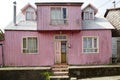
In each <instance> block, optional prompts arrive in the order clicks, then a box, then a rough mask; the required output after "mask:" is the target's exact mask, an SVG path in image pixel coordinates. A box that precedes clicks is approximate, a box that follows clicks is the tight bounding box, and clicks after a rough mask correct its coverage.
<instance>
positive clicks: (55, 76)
mask: <svg viewBox="0 0 120 80" xmlns="http://www.w3.org/2000/svg"><path fill="white" fill-rule="evenodd" d="M50 78H57V79H58V78H69V76H50Z"/></svg>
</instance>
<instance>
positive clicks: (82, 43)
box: [82, 36, 99, 54]
mask: <svg viewBox="0 0 120 80" xmlns="http://www.w3.org/2000/svg"><path fill="white" fill-rule="evenodd" d="M84 38H96V39H97V48H89V49H97V52H84V50H83V49H84V48H83V47H84V43H83V39H84ZM92 43H93V45H94V42H93V40H92ZM93 45H92V46H93ZM87 49H88V48H87ZM82 53H83V54H89V53H90V54H93V53H99V37H98V36H82Z"/></svg>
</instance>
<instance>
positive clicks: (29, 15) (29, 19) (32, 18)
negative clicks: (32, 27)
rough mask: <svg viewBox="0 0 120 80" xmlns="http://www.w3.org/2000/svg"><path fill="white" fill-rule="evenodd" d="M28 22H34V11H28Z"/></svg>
mask: <svg viewBox="0 0 120 80" xmlns="http://www.w3.org/2000/svg"><path fill="white" fill-rule="evenodd" d="M26 20H27V21H34V20H35V19H34V12H32V11H26Z"/></svg>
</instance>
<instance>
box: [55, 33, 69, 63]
mask: <svg viewBox="0 0 120 80" xmlns="http://www.w3.org/2000/svg"><path fill="white" fill-rule="evenodd" d="M56 36H65V37H66V38H65V39H59V38H58V39H56V38H55V37H56ZM57 41H58V42H62V41H66V64H67V63H68V61H67V60H68V59H67V43H68V36H67V35H66V34H56V35H54V64H56V50H55V49H56V47H55V46H56V43H55V42H57ZM60 54H62V53H61V51H60ZM60 58H61V59H62V57H61V56H60ZM58 64H62V62H60V63H58Z"/></svg>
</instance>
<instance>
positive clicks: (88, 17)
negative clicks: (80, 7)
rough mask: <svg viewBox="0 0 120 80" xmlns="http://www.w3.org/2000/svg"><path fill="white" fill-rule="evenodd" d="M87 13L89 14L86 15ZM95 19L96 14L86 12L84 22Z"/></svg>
mask: <svg viewBox="0 0 120 80" xmlns="http://www.w3.org/2000/svg"><path fill="white" fill-rule="evenodd" d="M86 13H88V14H87V15H86ZM91 14H92V17H91ZM93 19H94V12H91V11H85V12H84V20H93Z"/></svg>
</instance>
